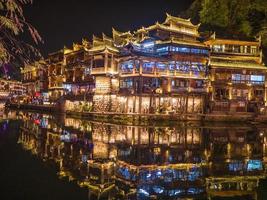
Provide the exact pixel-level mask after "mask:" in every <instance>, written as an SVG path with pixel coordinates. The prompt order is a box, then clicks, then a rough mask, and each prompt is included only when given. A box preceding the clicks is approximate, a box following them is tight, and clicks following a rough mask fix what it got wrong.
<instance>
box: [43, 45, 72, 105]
mask: <svg viewBox="0 0 267 200" xmlns="http://www.w3.org/2000/svg"><path fill="white" fill-rule="evenodd" d="M65 51H67V49H66V48H65V47H64V49H62V50H60V51H57V52H54V53H51V54H49V55H48V59H47V61H46V62H47V65H48V67H47V68H48V69H47V70H48V94H49V99H50V101H56V100H57V99H58V98H59V97H61V96H63V94H64V87H63V82H64V81H65V72H64V62H65V60H64V52H65Z"/></svg>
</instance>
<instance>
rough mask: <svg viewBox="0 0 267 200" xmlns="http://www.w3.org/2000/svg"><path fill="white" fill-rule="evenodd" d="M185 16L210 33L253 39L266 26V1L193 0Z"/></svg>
mask: <svg viewBox="0 0 267 200" xmlns="http://www.w3.org/2000/svg"><path fill="white" fill-rule="evenodd" d="M196 13H197V14H196ZM185 14H186V16H187V17H190V16H193V20H195V21H196V22H198V23H202V27H205V28H208V29H209V30H210V31H217V32H222V33H223V34H226V35H233V34H236V35H241V36H244V37H253V36H255V35H258V34H260V33H261V32H262V31H263V30H264V27H265V26H266V25H267V0H195V2H193V4H192V5H191V7H190V8H189V9H188V10H187V12H186V13H185ZM196 15H197V16H196Z"/></svg>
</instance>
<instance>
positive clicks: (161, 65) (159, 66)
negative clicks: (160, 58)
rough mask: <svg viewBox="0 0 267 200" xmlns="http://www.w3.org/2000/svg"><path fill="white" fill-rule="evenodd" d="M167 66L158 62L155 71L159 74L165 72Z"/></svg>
mask: <svg viewBox="0 0 267 200" xmlns="http://www.w3.org/2000/svg"><path fill="white" fill-rule="evenodd" d="M166 69H167V65H166V64H165V63H162V62H159V63H157V70H158V71H159V72H162V71H166Z"/></svg>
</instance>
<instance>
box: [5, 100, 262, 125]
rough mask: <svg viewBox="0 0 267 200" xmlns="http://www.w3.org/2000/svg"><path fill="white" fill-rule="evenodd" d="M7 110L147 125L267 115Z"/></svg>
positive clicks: (13, 106)
mask: <svg viewBox="0 0 267 200" xmlns="http://www.w3.org/2000/svg"><path fill="white" fill-rule="evenodd" d="M6 107H7V108H11V109H20V110H31V111H41V112H48V113H62V114H66V115H68V116H71V117H75V118H86V119H92V120H101V121H114V122H120V123H124V124H128V123H129V124H135V123H138V124H140V123H147V122H164V121H166V122H177V121H181V122H187V121H192V122H231V123H235V122H248V123H265V122H267V115H256V114H254V113H247V112H240V113H237V112H236V113H231V112H214V113H210V114H199V113H193V114H180V113H179V114H176V113H169V114H138V113H116V112H76V111H62V110H60V109H59V108H58V107H57V106H54V105H32V104H8V105H6Z"/></svg>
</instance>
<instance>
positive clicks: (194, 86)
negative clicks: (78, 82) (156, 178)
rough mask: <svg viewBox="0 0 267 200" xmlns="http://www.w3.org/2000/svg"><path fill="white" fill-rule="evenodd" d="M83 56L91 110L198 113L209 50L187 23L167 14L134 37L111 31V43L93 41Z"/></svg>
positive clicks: (201, 106)
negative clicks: (91, 85) (91, 84)
mask: <svg viewBox="0 0 267 200" xmlns="http://www.w3.org/2000/svg"><path fill="white" fill-rule="evenodd" d="M72 52H74V51H72ZM87 54H88V56H89V57H87V58H86V63H87V65H88V66H89V68H88V71H90V69H91V71H90V74H91V75H92V76H93V77H94V80H95V90H94V95H93V102H92V105H93V110H94V111H110V112H121V113H168V112H170V113H200V112H202V111H203V105H204V98H205V95H206V94H207V90H206V88H205V85H206V82H207V73H208V71H207V69H208V67H207V64H208V59H209V51H208V47H207V46H206V45H205V44H204V43H202V42H200V36H199V33H198V25H193V24H192V23H191V22H190V20H185V19H181V18H177V17H173V16H170V15H167V18H166V20H165V21H164V22H163V23H162V24H160V23H156V24H155V25H152V26H150V27H147V28H141V29H139V30H137V31H136V32H134V33H130V32H124V33H122V32H119V31H116V30H115V29H113V37H112V38H109V37H107V36H106V35H104V34H103V37H102V38H98V37H95V36H94V37H93V44H92V46H91V47H89V48H88V49H87ZM76 58H78V55H76ZM81 77H82V76H81Z"/></svg>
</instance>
